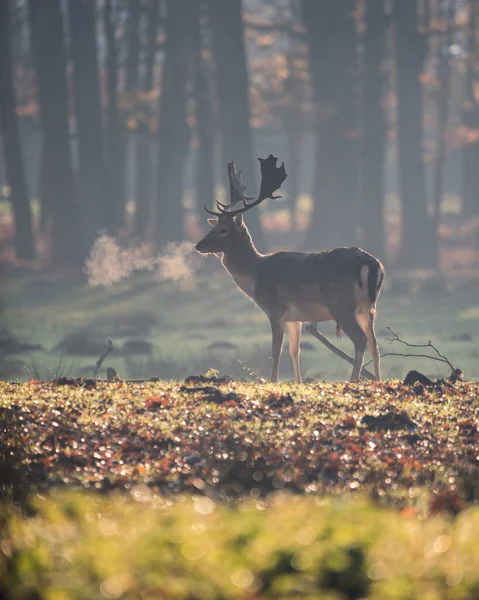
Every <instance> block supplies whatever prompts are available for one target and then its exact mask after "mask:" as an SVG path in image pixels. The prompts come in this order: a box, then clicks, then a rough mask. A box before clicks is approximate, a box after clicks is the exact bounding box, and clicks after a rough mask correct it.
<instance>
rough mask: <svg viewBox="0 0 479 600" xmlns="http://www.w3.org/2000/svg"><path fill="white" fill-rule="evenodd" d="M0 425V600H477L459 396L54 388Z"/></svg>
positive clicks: (223, 382)
mask: <svg viewBox="0 0 479 600" xmlns="http://www.w3.org/2000/svg"><path fill="white" fill-rule="evenodd" d="M0 407H1V408H0V429H1V432H0V433H1V440H2V443H1V445H0V449H1V452H2V456H1V460H0V464H1V465H2V468H1V469H0V474H1V479H2V480H1V482H0V485H1V487H2V490H3V498H4V504H3V508H1V509H0V529H1V531H0V539H1V543H0V593H2V597H5V598H7V599H10V598H15V599H16V598H19V599H20V598H27V597H28V598H30V597H36V598H79V599H80V598H89V599H91V598H105V597H106V598H168V599H169V598H172V599H173V598H174V599H177V598H178V599H182V598H184V599H185V600H186V599H200V598H205V599H206V598H218V599H220V598H275V599H277V598H331V599H335V600H339V599H343V600H344V599H348V598H360V597H361V598H377V599H379V598H381V599H384V598H398V599H399V598H401V599H405V600H406V599H411V598H418V599H419V598H421V599H423V598H451V599H453V598H464V599H466V598H475V597H477V591H478V589H479V562H478V560H479V559H478V557H479V552H478V551H477V539H478V534H479V509H477V508H475V503H476V501H477V498H478V494H479V490H478V477H477V475H478V466H477V465H478V461H479V421H478V417H477V415H478V414H479V413H478V408H479V385H478V384H476V383H464V382H458V383H455V384H451V383H449V382H439V383H437V384H435V385H433V386H429V387H428V386H421V385H411V386H406V385H404V384H403V383H401V382H400V381H398V380H392V381H388V382H384V383H358V384H350V383H325V382H316V383H311V384H303V385H301V386H298V385H296V384H287V383H284V384H247V383H241V382H235V381H231V380H230V379H229V378H221V377H217V376H216V375H215V374H214V373H210V374H209V375H208V376H207V377H196V378H189V379H188V380H187V381H183V382H143V383H127V382H124V381H115V382H109V383H106V382H98V381H94V380H88V379H86V380H72V379H65V378H62V379H59V380H57V381H52V382H40V381H35V380H33V381H30V382H27V383H23V384H20V383H7V382H4V383H2V384H0ZM8 498H10V501H9V502H5V501H6V500H7V499H8Z"/></svg>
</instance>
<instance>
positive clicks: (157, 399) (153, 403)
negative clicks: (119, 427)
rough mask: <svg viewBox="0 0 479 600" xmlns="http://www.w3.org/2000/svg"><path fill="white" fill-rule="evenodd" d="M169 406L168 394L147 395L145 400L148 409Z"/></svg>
mask: <svg viewBox="0 0 479 600" xmlns="http://www.w3.org/2000/svg"><path fill="white" fill-rule="evenodd" d="M169 406H170V396H169V395H168V396H166V395H161V396H149V397H148V398H147V399H146V400H145V408H147V409H148V410H157V409H159V408H169Z"/></svg>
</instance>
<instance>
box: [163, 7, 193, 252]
mask: <svg viewBox="0 0 479 600" xmlns="http://www.w3.org/2000/svg"><path fill="white" fill-rule="evenodd" d="M191 8H192V7H191V2H190V1H189V0H168V2H167V15H166V24H165V35H166V42H165V58H164V64H163V73H162V82H161V96H160V128H159V145H160V153H159V154H160V156H159V165H158V171H157V182H158V184H157V190H158V196H159V198H158V203H157V239H158V242H159V243H160V244H163V243H165V242H177V241H180V240H182V239H183V236H184V214H183V207H182V195H183V170H184V165H185V160H186V155H187V153H188V147H189V142H190V129H189V126H188V124H187V120H186V116H187V113H186V102H187V98H188V93H187V91H188V90H187V86H188V81H189V74H190V69H189V66H190V63H191V59H192V57H193V48H194V32H195V27H196V18H195V11H194V10H192V9H191Z"/></svg>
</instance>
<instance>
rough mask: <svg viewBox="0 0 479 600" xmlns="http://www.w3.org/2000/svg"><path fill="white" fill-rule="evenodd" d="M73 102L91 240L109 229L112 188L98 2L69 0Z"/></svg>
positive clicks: (84, 199) (81, 191)
mask: <svg viewBox="0 0 479 600" xmlns="http://www.w3.org/2000/svg"><path fill="white" fill-rule="evenodd" d="M68 8H69V16H70V33H71V41H72V57H73V66H74V77H73V82H74V99H75V102H74V104H75V116H76V133H77V140H78V159H79V161H78V162H79V174H80V179H79V184H80V193H81V199H82V209H83V210H84V211H85V214H86V218H87V227H88V235H89V237H90V239H91V240H92V239H93V238H94V236H95V233H96V231H97V230H98V229H103V228H108V226H109V224H110V223H109V209H110V205H111V195H110V194H111V187H110V185H109V181H108V171H107V169H106V166H105V156H104V144H103V120H102V109H101V100H100V82H99V74H98V54H97V41H96V16H95V2H93V1H92V0H70V1H69V4H68Z"/></svg>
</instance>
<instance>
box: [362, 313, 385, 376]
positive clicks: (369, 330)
mask: <svg viewBox="0 0 479 600" xmlns="http://www.w3.org/2000/svg"><path fill="white" fill-rule="evenodd" d="M357 319H358V322H359V325H360V327H361V329H362V330H363V331H364V333H365V334H366V337H367V338H368V343H369V350H370V352H371V356H372V359H373V364H374V375H375V376H376V381H381V366H380V355H379V347H378V341H377V339H376V332H375V329H374V324H375V321H376V310H375V309H374V307H371V308H369V309H368V311H367V312H362V311H361V310H360V311H359V312H358V314H357Z"/></svg>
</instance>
